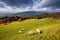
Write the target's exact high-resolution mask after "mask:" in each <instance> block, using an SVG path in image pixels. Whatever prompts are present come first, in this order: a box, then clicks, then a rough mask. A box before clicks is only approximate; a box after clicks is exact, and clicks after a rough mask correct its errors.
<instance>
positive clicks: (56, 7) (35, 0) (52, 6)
mask: <svg viewBox="0 0 60 40" xmlns="http://www.w3.org/2000/svg"><path fill="white" fill-rule="evenodd" d="M1 7H2V8H1ZM3 7H4V8H3ZM52 10H53V11H52ZM23 11H44V12H60V0H0V12H4V13H5V12H10V13H11V12H12V13H16V12H23Z"/></svg>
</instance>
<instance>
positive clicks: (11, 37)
mask: <svg viewBox="0 0 60 40" xmlns="http://www.w3.org/2000/svg"><path fill="white" fill-rule="evenodd" d="M23 27H24V28H25V29H26V31H25V32H24V33H23V34H19V32H18V31H19V30H20V29H21V28H23ZM37 28H39V29H41V30H42V31H43V33H42V34H35V35H28V32H29V31H31V30H34V31H35V30H36V29H37ZM0 40H60V19H52V18H45V19H29V20H25V21H22V22H13V23H10V24H8V25H3V26H0Z"/></svg>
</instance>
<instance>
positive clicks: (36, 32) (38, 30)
mask: <svg viewBox="0 0 60 40" xmlns="http://www.w3.org/2000/svg"><path fill="white" fill-rule="evenodd" d="M24 31H26V29H25V28H22V29H21V30H20V31H19V33H20V34H23V33H24ZM38 33H40V34H41V33H42V30H40V29H39V28H38V29H36V31H29V32H28V34H29V35H34V34H38Z"/></svg>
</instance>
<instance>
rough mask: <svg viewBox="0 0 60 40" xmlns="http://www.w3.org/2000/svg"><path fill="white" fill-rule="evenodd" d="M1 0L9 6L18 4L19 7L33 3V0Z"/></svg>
mask: <svg viewBox="0 0 60 40" xmlns="http://www.w3.org/2000/svg"><path fill="white" fill-rule="evenodd" d="M0 1H2V2H4V3H6V4H7V5H9V6H18V7H20V6H24V5H25V6H27V5H30V6H31V5H32V4H33V2H32V0H0Z"/></svg>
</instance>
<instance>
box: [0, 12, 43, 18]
mask: <svg viewBox="0 0 60 40" xmlns="http://www.w3.org/2000/svg"><path fill="white" fill-rule="evenodd" d="M42 13H44V12H39V11H26V12H19V13H8V14H0V16H24V17H25V16H35V15H39V14H42Z"/></svg>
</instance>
